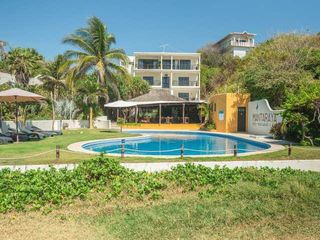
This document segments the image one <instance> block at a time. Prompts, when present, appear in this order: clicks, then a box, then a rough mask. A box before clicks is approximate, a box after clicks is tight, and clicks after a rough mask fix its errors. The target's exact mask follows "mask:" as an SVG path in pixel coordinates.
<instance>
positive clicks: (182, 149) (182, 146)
mask: <svg viewBox="0 0 320 240" xmlns="http://www.w3.org/2000/svg"><path fill="white" fill-rule="evenodd" d="M180 155H181V159H183V156H184V144H181V154H180Z"/></svg>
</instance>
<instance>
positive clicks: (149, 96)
mask: <svg viewBox="0 0 320 240" xmlns="http://www.w3.org/2000/svg"><path fill="white" fill-rule="evenodd" d="M129 101H130V102H159V101H166V102H179V101H180V102H185V101H186V100H184V99H183V98H179V97H176V96H174V95H171V94H170V92H169V90H166V89H151V90H150V91H149V92H148V93H146V94H143V95H141V96H139V97H136V98H132V99H130V100H129Z"/></svg>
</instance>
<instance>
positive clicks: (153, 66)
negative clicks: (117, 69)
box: [136, 63, 199, 70]
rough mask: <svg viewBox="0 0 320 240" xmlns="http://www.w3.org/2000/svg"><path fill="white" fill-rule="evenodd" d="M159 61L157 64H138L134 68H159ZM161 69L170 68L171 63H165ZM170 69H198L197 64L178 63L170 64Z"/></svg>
mask: <svg viewBox="0 0 320 240" xmlns="http://www.w3.org/2000/svg"><path fill="white" fill-rule="evenodd" d="M160 66H161V65H160V63H159V64H139V65H137V66H136V69H160ZM162 69H164V70H171V65H169V64H165V65H162ZM172 70H199V64H193V65H188V64H178V65H172Z"/></svg>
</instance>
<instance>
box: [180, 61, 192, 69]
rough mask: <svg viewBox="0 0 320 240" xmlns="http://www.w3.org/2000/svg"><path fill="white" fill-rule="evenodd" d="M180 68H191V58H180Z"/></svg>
mask: <svg viewBox="0 0 320 240" xmlns="http://www.w3.org/2000/svg"><path fill="white" fill-rule="evenodd" d="M180 69H186V70H189V69H191V61H190V60H180Z"/></svg>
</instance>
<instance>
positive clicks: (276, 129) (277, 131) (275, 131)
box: [270, 123, 284, 139]
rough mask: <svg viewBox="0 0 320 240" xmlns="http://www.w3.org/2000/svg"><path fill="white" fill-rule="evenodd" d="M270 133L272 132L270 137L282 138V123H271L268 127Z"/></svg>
mask: <svg viewBox="0 0 320 240" xmlns="http://www.w3.org/2000/svg"><path fill="white" fill-rule="evenodd" d="M270 134H272V137H273V138H274V139H283V138H284V134H283V131H282V123H276V124H274V125H272V127H271V129H270Z"/></svg>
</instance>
